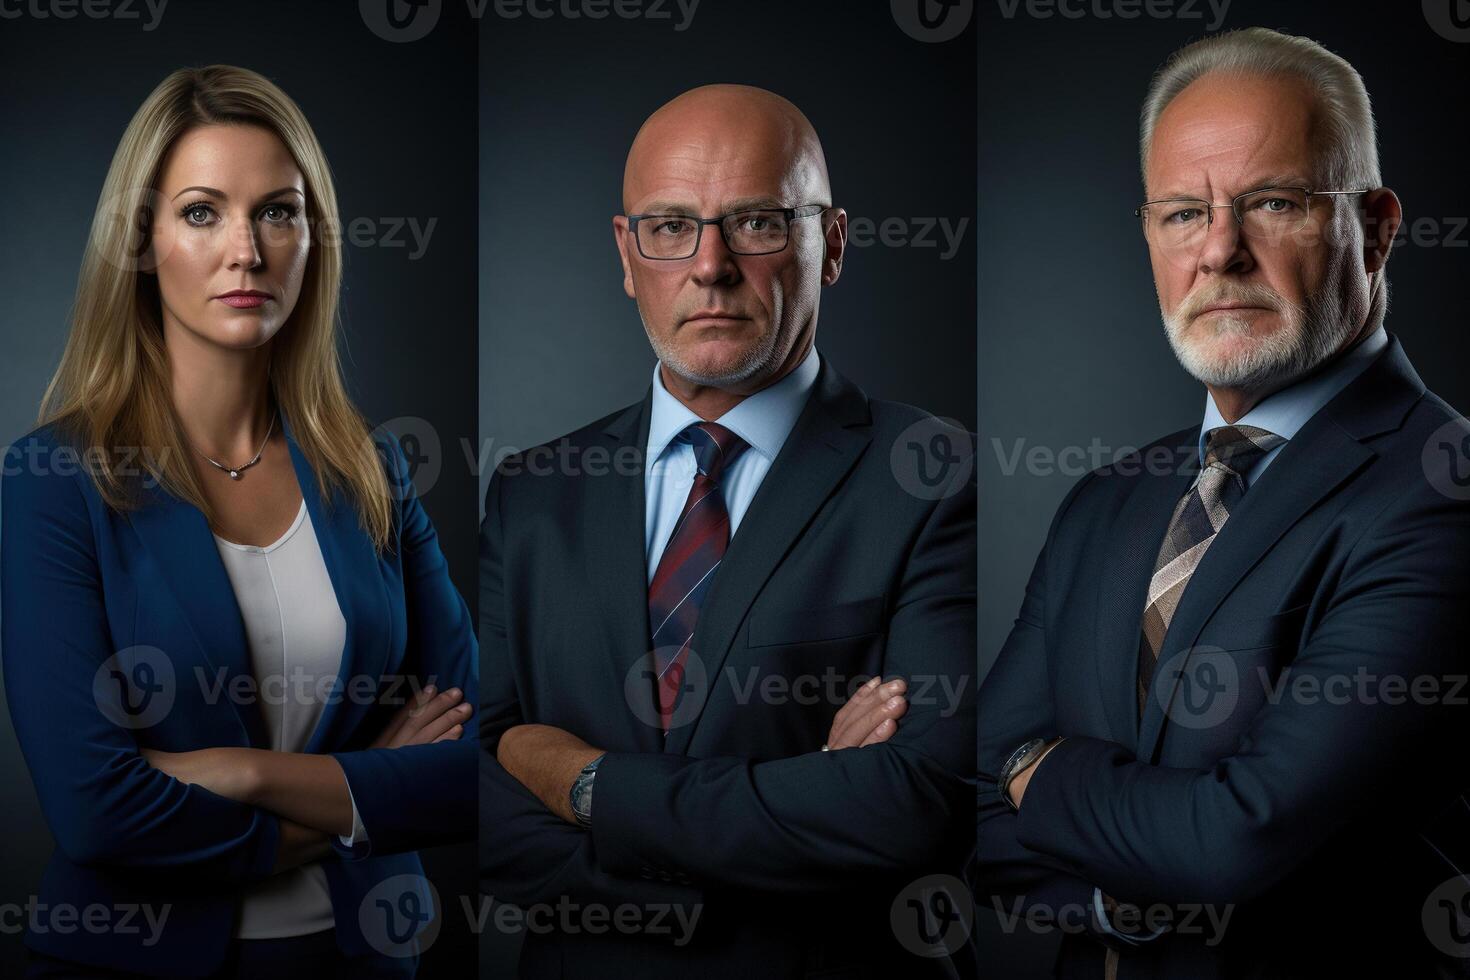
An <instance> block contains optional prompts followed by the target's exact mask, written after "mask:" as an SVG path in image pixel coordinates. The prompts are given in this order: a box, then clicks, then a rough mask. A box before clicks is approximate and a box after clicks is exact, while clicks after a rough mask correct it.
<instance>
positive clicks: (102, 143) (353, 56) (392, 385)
mask: <svg viewBox="0 0 1470 980" xmlns="http://www.w3.org/2000/svg"><path fill="white" fill-rule="evenodd" d="M116 6H118V5H116V4H114V7H116ZM129 6H130V9H131V11H132V12H133V13H134V15H135V16H138V19H130V20H129V19H120V18H118V17H108V18H103V19H97V18H92V17H88V16H85V15H83V14H81V13H80V11H79V10H78V12H77V15H76V16H74V17H73V18H71V19H64V20H63V19H59V18H56V17H54V16H51V17H46V18H37V17H35V16H33V15H31V14H30V13H28V11H30V10H31V9H32V7H31V5H29V4H26V5H21V4H10V5H7V10H8V11H9V10H14V11H20V12H21V13H22V14H23V15H22V16H19V17H9V16H8V17H7V19H3V20H0V92H3V93H4V98H3V103H0V147H3V150H0V186H4V187H6V188H7V189H8V191H9V192H8V193H7V195H6V199H7V200H6V208H5V214H6V234H4V235H3V236H0V294H3V295H4V296H5V300H6V302H5V308H4V313H3V314H0V343H3V350H4V356H3V357H0V443H3V444H9V443H10V442H11V441H12V440H14V439H15V438H16V437H18V436H20V435H22V434H24V433H25V432H27V431H28V430H29V429H31V428H32V427H33V426H34V422H35V415H36V410H37V408H38V406H39V403H40V398H41V393H42V391H43V390H44V388H45V385H46V382H47V380H48V379H49V378H50V376H51V373H52V372H53V371H54V369H55V367H56V364H57V362H58V360H59V358H60V356H61V350H62V346H63V344H64V342H65V339H66V332H67V329H68V324H69V320H68V314H69V309H70V305H71V300H72V295H73V291H74V289H75V285H76V276H77V270H78V268H79V266H80V262H81V256H82V250H83V246H84V244H85V242H86V236H87V229H88V227H89V225H90V223H91V219H92V212H93V209H94V207H95V206H96V201H97V197H98V194H99V192H100V191H101V188H102V181H103V177H104V176H105V174H106V172H107V167H108V165H109V163H110V161H111V159H112V154H113V151H114V149H115V148H116V145H117V141H118V139H119V137H121V135H122V132H123V129H124V127H125V126H126V125H127V122H128V120H129V118H131V116H132V114H133V112H134V111H135V110H136V109H137V107H138V106H139V104H140V103H141V102H142V101H143V99H144V98H145V97H146V96H147V94H148V93H149V92H150V91H151V90H152V89H153V87H154V86H155V85H157V84H158V82H160V81H162V79H163V78H164V76H165V75H167V74H168V73H169V72H170V71H172V70H174V69H175V68H179V67H182V66H185V65H205V64H212V63H227V64H236V65H240V66H242V67H246V68H251V69H254V70H256V71H259V72H261V73H262V74H264V75H266V76H267V77H269V78H271V79H272V80H274V81H275V82H276V83H277V84H279V85H280V86H281V87H282V88H284V89H285V90H286V92H287V94H289V95H290V96H292V98H294V99H295V100H296V101H297V103H298V104H300V106H301V107H302V110H303V111H304V112H305V113H306V116H307V118H308V119H309V120H310V122H311V124H312V126H313V127H314V128H315V130H316V132H317V136H318V138H319V139H320V140H321V142H322V144H323V146H324V148H325V150H326V154H327V159H328V161H329V162H330V164H331V166H332V173H333V178H334V180H335V182H336V186H337V194H338V204H339V207H340V209H341V214H342V217H343V220H344V224H345V223H346V222H348V221H350V220H351V219H353V218H368V219H371V220H372V222H373V225H372V226H369V227H367V228H366V229H365V234H364V238H366V239H370V240H372V241H373V242H374V244H371V245H366V246H359V245H353V244H347V245H345V246H344V251H345V253H346V254H345V274H344V281H343V297H342V298H343V302H342V316H343V321H344V326H345V330H344V335H345V341H346V344H345V352H344V363H345V370H346V374H347V378H348V384H349V390H350V391H351V393H352V395H353V397H354V398H355V399H356V401H357V404H358V406H359V408H361V410H362V411H363V413H364V414H365V415H366V416H367V418H368V419H369V421H370V422H371V423H373V424H378V423H382V422H385V421H387V420H389V419H393V418H399V417H403V416H412V417H415V418H418V419H423V420H425V421H426V422H427V423H428V425H429V426H430V427H432V429H433V430H435V431H436V432H437V433H438V434H439V436H440V439H441V442H442V445H443V447H444V451H445V452H446V453H450V454H451V455H448V456H447V459H446V461H445V464H444V465H443V467H442V470H441V474H440V476H439V478H438V479H437V481H436V482H435V483H434V484H433V486H432V487H431V488H428V489H427V490H426V492H425V493H424V496H423V502H424V506H425V508H426V510H427V511H428V513H429V516H430V518H431V519H432V520H433V522H434V525H435V527H436V528H437V530H438V533H439V541H440V545H441V547H442V548H443V550H444V553H445V555H446V557H447V560H448V562H449V566H450V572H451V575H452V576H453V579H454V583H455V585H456V587H457V588H458V589H459V590H460V593H461V594H462V595H463V596H464V597H465V598H466V599H467V601H468V602H469V604H470V608H471V610H472V611H473V610H474V608H475V601H476V595H477V590H476V588H475V582H476V568H475V550H476V546H475V533H476V530H477V525H478V518H477V504H476V495H477V490H476V481H475V474H474V470H473V468H472V467H471V466H469V465H466V464H464V463H462V462H459V461H460V460H463V459H464V456H463V454H462V453H461V452H460V451H459V449H458V442H459V440H460V439H461V438H464V439H466V440H467V441H468V442H470V443H473V442H474V437H475V426H476V416H475V369H476V355H475V348H476V344H477V334H476V329H475V302H476V300H475V297H476V283H475V278H474V276H475V254H476V248H477V239H476V233H475V216H476V207H475V197H476V194H477V192H478V184H477V181H476V179H475V152H476V148H475V122H476V117H475V93H476V89H475V71H476V66H475V36H474V33H473V30H472V29H471V28H470V26H469V19H468V17H467V16H466V14H465V10H464V7H463V6H462V5H458V4H449V5H448V6H447V7H446V9H445V12H444V15H443V16H444V22H443V23H441V24H440V25H439V27H438V29H436V30H435V31H433V32H432V33H431V34H429V35H428V36H427V37H426V38H424V39H423V40H419V41H416V42H414V43H407V44H398V43H389V42H388V41H386V40H384V39H382V38H381V37H380V36H378V35H376V34H374V33H373V32H371V31H370V30H368V28H367V27H366V26H365V22H364V20H363V19H362V17H361V16H359V12H358V5H357V4H355V3H337V4H319V3H293V2H287V0H272V2H259V0H257V2H252V3H244V2H240V3H212V4H211V3H199V2H185V0H173V2H171V3H168V4H167V6H166V7H165V8H164V11H163V15H162V17H161V19H160V20H159V21H158V22H157V25H156V27H154V29H152V30H144V25H145V24H146V23H148V22H149V20H150V17H149V15H148V13H147V8H146V7H145V6H144V5H143V4H141V3H133V4H130V5H129ZM43 9H47V10H49V9H50V8H46V7H44V5H43ZM408 217H414V218H416V219H417V220H418V221H419V225H420V227H421V228H422V227H424V226H425V225H426V224H427V222H428V221H429V220H430V219H436V224H435V225H434V227H433V229H432V232H431V233H430V234H429V237H428V245H427V249H426V250H425V251H424V252H423V254H422V255H420V256H419V257H417V258H416V259H413V260H410V258H409V253H411V252H414V251H415V248H414V245H413V239H412V237H411V235H410V234H409V233H408V231H407V230H406V228H405V229H404V230H402V231H400V232H399V233H398V235H397V240H398V241H399V242H401V243H406V244H402V245H398V246H395V245H393V244H392V243H391V241H390V240H389V232H390V228H389V225H388V223H389V220H390V219H406V218H408ZM411 425H412V426H413V427H415V428H417V429H420V430H421V429H422V428H423V427H424V426H423V424H422V423H417V422H415V423H412V424H411ZM0 711H3V709H0ZM52 847H53V843H52V839H51V836H50V833H49V831H48V830H47V828H46V824H45V821H44V820H43V818H42V815H41V812H40V809H39V807H38V806H37V803H36V799H35V794H34V792H33V790H32V785H31V781H30V776H29V774H28V772H27V771H26V768H25V763H24V760H23V759H22V758H21V756H20V752H19V749H18V748H17V746H16V743H15V739H14V735H13V730H12V729H11V727H10V720H9V717H8V715H7V716H6V717H3V718H0V866H3V867H4V872H3V884H0V903H14V904H16V905H19V906H24V904H25V902H26V900H27V896H28V895H31V894H33V893H34V891H35V889H36V887H37V885H38V884H39V881H40V876H41V869H42V867H43V866H44V863H45V860H46V858H47V857H48V856H49V855H50V853H51V850H52ZM422 853H423V858H424V863H425V866H426V868H427V871H428V874H429V877H430V878H431V880H433V882H434V883H435V886H436V887H437V888H438V890H439V894H440V898H441V900H442V901H443V903H444V906H445V914H444V924H443V929H442V931H441V933H440V934H439V937H438V939H437V940H436V942H435V944H434V945H433V946H432V947H431V948H430V949H429V950H428V952H427V953H426V954H425V955H424V958H423V963H422V970H421V974H420V975H421V976H423V977H426V978H427V977H432V976H455V977H462V976H465V975H466V973H467V972H468V970H467V967H468V966H469V965H471V964H473V963H474V962H475V961H474V957H475V943H474V936H473V935H472V933H471V929H470V922H469V920H468V919H467V917H466V915H465V914H464V911H463V906H462V904H461V900H460V897H461V896H465V897H467V898H471V899H473V898H474V897H475V896H476V894H477V883H476V877H475V874H474V863H475V862H474V854H475V847H474V844H473V843H465V844H462V845H454V846H450V847H442V848H435V849H432V850H427V851H424V852H422ZM17 921H19V920H18V918H16V917H15V916H9V915H7V916H6V920H5V926H6V930H5V931H4V933H3V934H0V975H3V976H18V975H20V973H21V971H22V968H23V963H24V951H23V949H22V946H21V936H20V935H19V933H17V932H12V931H10V927H11V926H13V925H14V923H15V922H17Z"/></svg>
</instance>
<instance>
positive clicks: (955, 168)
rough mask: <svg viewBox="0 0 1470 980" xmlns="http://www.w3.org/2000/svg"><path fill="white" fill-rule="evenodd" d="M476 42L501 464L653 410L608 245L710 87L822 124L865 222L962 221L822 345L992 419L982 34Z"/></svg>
mask: <svg viewBox="0 0 1470 980" xmlns="http://www.w3.org/2000/svg"><path fill="white" fill-rule="evenodd" d="M669 6H670V7H672V5H669ZM480 37H481V47H480V85H481V95H480V119H481V125H480V173H481V193H480V209H481V228H480V235H481V238H480V260H481V278H480V283H481V288H480V304H481V305H480V360H481V368H480V433H481V438H482V440H483V441H484V444H485V448H486V449H487V450H488V457H487V458H489V459H494V458H497V457H498V455H499V454H500V453H501V452H502V451H503V450H504V449H505V448H506V447H513V448H525V447H528V446H531V445H535V444H537V443H540V442H543V441H546V440H550V439H553V438H555V437H557V436H559V435H561V434H563V433H565V432H568V431H570V430H572V429H575V428H578V427H580V426H582V425H585V424H586V423H588V422H591V421H593V420H594V419H597V418H600V417H601V416H603V415H605V414H607V413H609V412H612V411H614V410H615V409H618V408H621V407H622V406H624V405H628V404H630V403H632V402H635V401H637V400H639V399H641V398H642V397H643V395H644V393H645V391H646V390H647V388H648V385H649V380H650V377H651V374H652V370H653V365H654V361H655V358H654V355H653V353H652V351H651V350H650V349H649V346H648V340H647V337H646V335H645V334H644V332H643V327H642V323H641V321H640V320H639V318H638V310H637V307H636V305H635V304H634V302H633V301H632V300H630V299H629V298H628V297H627V296H626V295H625V294H624V293H623V287H622V269H621V266H620V265H619V262H618V255H617V251H616V248H615V246H614V242H613V235H612V215H614V214H617V213H620V212H621V211H622V179H623V162H624V159H625V158H626V156H627V151H628V147H629V145H630V144H631V142H632V140H633V134H634V133H635V132H636V131H637V129H638V127H639V125H640V124H641V123H642V122H643V120H644V119H645V118H646V117H647V116H648V115H649V114H650V113H652V112H653V110H655V109H656V108H658V107H659V106H660V105H662V104H663V103H664V102H666V101H668V100H669V99H671V98H673V97H674V96H675V95H677V94H678V93H680V92H682V91H684V90H686V89H689V88H692V87H694V86H696V85H702V84H707V83H711V82H738V83H745V84H751V85H758V86H760V87H762V88H767V89H770V90H772V91H775V92H777V93H779V94H781V95H783V96H785V97H786V98H788V99H790V100H791V101H792V102H794V103H795V104H796V105H797V106H798V107H800V108H801V109H802V111H803V112H804V113H806V115H807V117H808V118H809V119H810V120H811V121H812V125H813V126H815V127H816V130H817V133H818V135H819V136H820V138H821V140H822V144H823V149H824V150H825V153H826V157H827V165H828V169H829V171H830V174H831V179H832V193H833V203H834V204H836V205H838V206H840V207H843V208H845V209H846V210H847V212H848V214H849V220H850V222H855V221H856V220H857V219H859V218H861V219H864V220H865V221H870V222H873V223H874V224H877V223H880V222H881V221H882V220H883V219H885V218H898V219H902V220H903V221H904V222H906V227H907V231H906V232H905V233H904V237H908V236H909V235H912V234H917V232H918V230H919V229H918V222H917V221H916V220H915V219H918V218H925V217H927V218H939V217H943V218H945V219H947V220H948V221H949V222H950V226H951V228H953V227H955V225H956V224H957V223H958V222H959V221H961V220H964V221H966V225H965V228H964V234H963V238H962V241H961V243H960V247H959V249H958V251H957V252H956V253H955V254H954V255H952V256H950V257H949V258H948V259H942V258H941V257H940V255H941V253H946V252H947V251H948V248H947V246H946V245H945V244H944V240H943V237H942V236H941V235H939V233H938V232H937V231H935V232H932V233H931V234H932V236H933V237H935V238H937V239H938V240H939V242H940V244H939V245H938V246H937V247H925V246H918V245H913V244H910V245H903V246H889V245H884V244H881V243H879V242H878V241H876V240H875V241H874V242H873V243H872V244H868V245H865V246H863V247H850V248H849V251H848V253H847V257H846V259H845V261H844V264H843V272H842V277H841V278H840V279H839V280H838V282H837V283H836V285H835V286H832V287H830V288H827V289H824V290H823V294H822V303H821V311H820V316H819V320H818V328H817V347H818V349H819V350H820V351H821V353H822V355H823V356H824V357H826V358H830V360H831V362H832V364H833V365H834V366H835V367H837V368H838V369H839V370H840V371H842V372H843V373H844V374H846V375H847V376H848V377H849V378H851V379H852V380H854V381H855V382H856V383H857V384H858V385H859V386H861V387H862V388H863V390H864V391H866V392H867V394H868V395H869V396H870V397H876V398H885V399H892V400H897V401H903V402H909V403H911V404H915V405H918V406H920V407H922V408H924V409H926V410H928V411H930V412H933V413H935V414H937V415H942V416H947V417H950V418H953V419H956V420H958V421H960V422H962V423H964V424H965V425H966V427H967V428H971V429H973V428H974V423H975V405H976V402H975V375H974V367H973V366H974V363H975V280H974V269H975V264H974V263H975V228H974V214H975V140H976V134H975V123H974V120H975V118H976V117H975V101H976V90H975V29H974V25H973V24H971V25H970V26H969V28H968V29H967V30H966V31H965V32H964V33H963V34H962V35H960V36H959V37H957V38H955V39H954V40H950V41H944V42H935V43H930V42H922V41H918V40H916V39H914V38H913V37H910V36H909V35H908V34H906V33H904V32H903V31H902V30H900V29H899V27H898V26H897V24H896V22H895V20H894V18H893V16H892V15H891V14H890V12H889V5H888V4H887V3H871V2H870V3H861V4H856V3H845V2H840V0H824V2H814V0H806V2H764V3H760V2H751V0H703V2H701V3H700V4H699V5H698V8H697V11H696V13H695V16H694V18H693V20H692V22H691V23H690V26H689V27H688V28H687V29H685V30H683V31H676V30H675V29H674V26H673V24H672V23H671V22H669V21H652V20H619V19H617V18H615V17H609V18H607V19H605V20H599V21H591V20H585V19H580V20H570V19H566V18H560V17H555V18H552V19H549V20H533V19H531V18H529V17H522V18H519V19H515V20H505V19H498V18H494V17H491V16H488V15H487V17H486V19H485V21H484V22H483V23H482V25H481V32H480ZM526 229H530V234H529V235H528V234H527V232H526ZM872 237H876V236H872ZM490 473H491V468H490V467H489V466H486V467H482V474H481V483H482V490H483V487H484V486H485V485H488V482H489V477H490ZM482 497H483V494H482ZM482 503H483V500H482ZM482 939H483V941H482V947H481V948H482V953H481V963H482V974H483V975H484V976H487V977H489V976H508V975H510V972H509V971H510V964H511V963H513V961H514V956H515V950H516V948H517V945H518V942H517V938H516V937H514V936H508V935H506V934H505V933H503V932H502V933H497V932H496V931H495V929H494V928H493V927H491V928H487V929H486V930H485V931H484V933H482Z"/></svg>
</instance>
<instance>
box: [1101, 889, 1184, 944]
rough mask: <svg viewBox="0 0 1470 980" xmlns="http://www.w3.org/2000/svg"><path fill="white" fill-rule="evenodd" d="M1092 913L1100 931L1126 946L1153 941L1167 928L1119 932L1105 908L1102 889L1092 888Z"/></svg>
mask: <svg viewBox="0 0 1470 980" xmlns="http://www.w3.org/2000/svg"><path fill="white" fill-rule="evenodd" d="M1092 915H1093V918H1094V920H1095V921H1096V922H1097V928H1098V931H1099V932H1101V933H1102V934H1103V935H1105V936H1110V937H1112V938H1113V939H1116V940H1117V941H1118V942H1120V943H1123V944H1124V945H1126V946H1137V945H1139V944H1141V943H1146V942H1151V941H1153V940H1155V939H1158V938H1159V937H1160V936H1162V935H1163V934H1164V933H1165V932H1168V930H1167V929H1151V930H1148V931H1147V932H1145V931H1143V929H1142V928H1140V929H1139V931H1137V932H1126V933H1124V932H1119V931H1118V930H1116V929H1114V928H1113V924H1112V922H1110V921H1109V920H1108V913H1107V910H1106V909H1104V908H1103V899H1102V889H1101V888H1098V887H1094V888H1093V889H1092ZM1140 925H1141V924H1140Z"/></svg>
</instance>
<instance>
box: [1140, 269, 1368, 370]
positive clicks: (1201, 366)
mask: <svg viewBox="0 0 1470 980" xmlns="http://www.w3.org/2000/svg"><path fill="white" fill-rule="evenodd" d="M1340 283H1341V275H1340V274H1338V273H1337V272H1335V271H1334V272H1333V273H1332V274H1331V275H1330V276H1329V277H1328V280H1327V281H1325V282H1323V283H1322V286H1321V288H1320V289H1319V290H1317V291H1316V293H1314V294H1313V295H1312V296H1311V297H1309V298H1308V300H1307V302H1306V303H1304V304H1301V305H1296V304H1286V303H1284V301H1282V300H1281V299H1280V297H1277V300H1276V301H1277V303H1278V304H1279V308H1280V309H1281V317H1282V320H1283V323H1282V328H1281V329H1280V330H1278V331H1277V332H1276V333H1274V334H1272V335H1271V336H1270V337H1266V338H1264V339H1261V340H1259V341H1257V342H1256V343H1255V345H1254V346H1253V347H1252V348H1251V349H1250V350H1248V351H1245V352H1244V353H1242V354H1239V355H1237V356H1235V357H1232V358H1230V359H1228V360H1224V361H1222V360H1220V359H1218V358H1215V357H1212V356H1210V355H1209V353H1208V352H1207V351H1205V350H1201V348H1202V347H1205V346H1206V344H1207V341H1206V342H1201V340H1199V339H1193V338H1192V339H1190V340H1188V341H1186V340H1184V339H1183V335H1184V330H1185V328H1187V327H1188V326H1189V323H1188V322H1185V321H1181V320H1180V319H1178V318H1177V317H1174V316H1169V315H1165V316H1164V331H1165V333H1166V334H1167V335H1168V338H1169V346H1170V347H1172V348H1173V350H1174V356H1175V357H1176V358H1177V359H1178V361H1179V363H1180V365H1181V366H1182V367H1183V368H1184V370H1185V371H1187V372H1189V374H1190V375H1191V376H1192V377H1194V378H1195V379H1196V380H1197V381H1200V382H1201V383H1203V384H1206V385H1210V386H1211V387H1215V388H1231V389H1234V390H1237V391H1256V390H1260V389H1262V388H1279V387H1284V386H1285V385H1287V384H1289V383H1291V382H1292V381H1294V380H1295V379H1297V378H1300V377H1302V376H1304V375H1306V374H1308V373H1309V372H1311V371H1312V370H1313V369H1314V368H1316V367H1317V366H1318V365H1319V364H1321V363H1323V362H1324V361H1326V360H1327V359H1328V358H1330V357H1332V355H1333V354H1335V353H1337V351H1338V350H1339V349H1340V348H1341V347H1342V345H1343V343H1344V342H1346V341H1347V339H1348V338H1349V337H1351V336H1352V335H1353V334H1354V333H1355V332H1357V328H1358V325H1354V324H1353V323H1351V322H1349V319H1348V317H1346V316H1345V315H1343V311H1341V310H1338V309H1332V310H1329V309H1327V308H1326V307H1325V305H1324V304H1323V303H1321V302H1320V301H1319V300H1318V297H1321V296H1334V295H1337V294H1338V290H1339V286H1340ZM1214 329H1215V336H1216V337H1219V336H1226V335H1230V334H1237V335H1248V334H1249V333H1250V323H1249V321H1248V320H1247V319H1246V318H1245V317H1242V316H1233V315H1231V314H1228V313H1226V314H1215V317H1214Z"/></svg>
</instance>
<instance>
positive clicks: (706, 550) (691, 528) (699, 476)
mask: <svg viewBox="0 0 1470 980" xmlns="http://www.w3.org/2000/svg"><path fill="white" fill-rule="evenodd" d="M677 438H678V439H679V441H681V442H688V443H691V444H693V446H694V461H695V465H696V466H697V467H698V468H699V472H698V473H696V474H695V476H694V485H693V486H692V487H690V488H689V496H688V498H687V499H686V500H685V501H684V509H683V511H681V512H680V514H679V521H678V523H677V524H675V525H674V532H673V534H671V535H670V536H669V542H668V544H667V545H665V546H664V551H663V555H662V556H660V558H659V561H658V569H657V570H656V571H655V572H654V573H653V580H652V581H651V582H649V583H648V622H649V625H650V627H651V628H652V639H653V658H654V666H655V668H656V669H657V670H658V680H657V682H656V683H657V686H658V711H659V718H660V720H661V721H662V724H663V729H664V734H665V735H667V734H668V732H669V729H670V728H671V727H672V720H673V715H674V711H675V708H676V707H677V706H678V703H679V696H680V694H681V693H683V687H684V669H685V664H686V663H688V660H689V642H690V641H691V640H692V639H694V626H695V623H696V622H697V621H698V619H699V610H700V607H701V606H702V605H703V603H704V597H705V596H706V595H707V594H708V593H709V588H710V583H711V582H713V581H714V577H715V571H716V570H717V569H718V568H719V567H720V560H721V559H722V558H723V557H724V556H725V547H726V546H727V545H728V544H729V543H730V513H729V511H727V510H726V509H725V500H724V496H723V494H722V493H721V492H720V477H721V474H723V473H724V471H725V467H727V466H729V465H730V463H732V462H734V460H735V458H736V457H737V456H739V455H740V453H741V452H742V451H743V450H744V449H745V448H746V445H747V443H746V442H745V440H744V439H741V438H740V437H739V436H737V435H736V434H735V433H733V432H731V431H730V430H729V429H727V428H725V427H724V426H722V425H720V424H719V423H717V422H698V423H695V424H692V425H690V426H689V427H688V428H686V429H685V430H684V431H683V432H681V433H679V436H678V437H677Z"/></svg>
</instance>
